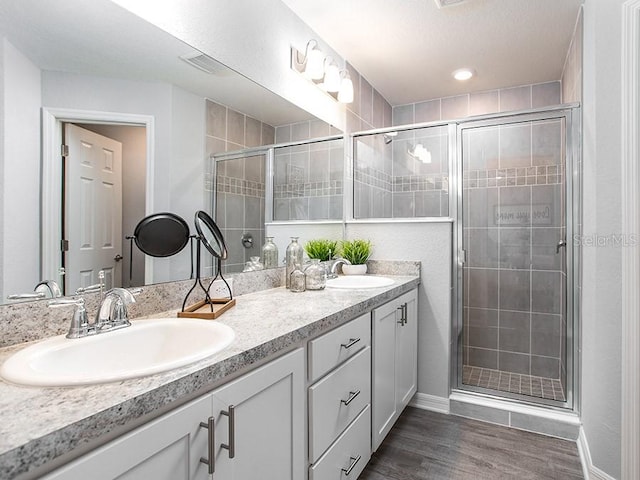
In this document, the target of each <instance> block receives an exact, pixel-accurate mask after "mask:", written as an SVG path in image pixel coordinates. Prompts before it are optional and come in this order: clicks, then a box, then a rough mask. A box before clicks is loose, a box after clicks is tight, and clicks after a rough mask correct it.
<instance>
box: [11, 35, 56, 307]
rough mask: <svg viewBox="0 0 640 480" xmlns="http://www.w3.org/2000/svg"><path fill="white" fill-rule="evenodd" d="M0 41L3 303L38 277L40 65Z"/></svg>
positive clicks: (27, 288)
mask: <svg viewBox="0 0 640 480" xmlns="http://www.w3.org/2000/svg"><path fill="white" fill-rule="evenodd" d="M1 47H2V52H1V58H2V64H3V78H2V96H3V99H2V102H3V109H2V117H3V118H2V122H3V137H4V142H3V144H2V145H3V151H2V155H3V158H4V162H3V167H4V168H3V181H2V184H1V185H0V186H1V187H2V188H1V195H2V197H3V200H2V204H3V207H4V208H3V211H2V218H1V219H0V221H1V222H2V230H3V232H4V233H3V236H2V244H1V249H2V252H0V256H1V257H2V264H0V268H1V273H2V277H3V278H2V283H0V303H3V302H4V299H5V298H6V296H7V295H9V294H12V293H29V292H32V291H33V288H34V287H35V285H36V283H37V282H38V281H39V280H40V235H39V234H38V233H37V232H39V231H40V186H39V185H40V70H39V69H38V68H37V67H36V66H35V65H34V64H33V63H31V62H30V61H29V60H28V59H27V58H26V57H25V56H24V55H22V54H21V53H20V52H19V51H18V50H17V49H16V48H15V47H14V46H13V45H12V44H11V43H9V42H8V41H7V40H6V39H2V45H1ZM25 186H27V187H26V188H25ZM53 280H57V279H53Z"/></svg>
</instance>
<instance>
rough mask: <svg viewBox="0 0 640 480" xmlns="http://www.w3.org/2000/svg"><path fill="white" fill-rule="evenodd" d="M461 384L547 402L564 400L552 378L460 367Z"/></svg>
mask: <svg viewBox="0 0 640 480" xmlns="http://www.w3.org/2000/svg"><path fill="white" fill-rule="evenodd" d="M462 383H464V384H465V385H472V386H474V387H481V388H490V389H492V390H500V391H502V392H511V393H518V394H520V395H529V396H531V397H538V398H544V399H547V400H557V401H560V402H564V401H565V400H566V398H565V395H564V389H563V388H562V383H561V382H560V380H558V379H553V378H544V377H534V376H532V375H522V374H520V373H511V372H502V371H500V370H492V369H490V368H481V367H472V366H469V365H464V366H463V367H462Z"/></svg>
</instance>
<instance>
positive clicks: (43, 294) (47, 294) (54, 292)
mask: <svg viewBox="0 0 640 480" xmlns="http://www.w3.org/2000/svg"><path fill="white" fill-rule="evenodd" d="M61 296H62V290H60V286H59V285H58V283H57V282H56V281H55V280H42V281H41V282H39V283H38V284H37V285H36V286H35V288H34V289H33V293H14V294H12V295H8V296H7V300H40V299H43V298H58V297H61Z"/></svg>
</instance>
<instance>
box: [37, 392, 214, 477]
mask: <svg viewBox="0 0 640 480" xmlns="http://www.w3.org/2000/svg"><path fill="white" fill-rule="evenodd" d="M210 415H211V397H210V396H206V397H204V398H200V399H198V400H195V401H194V402H191V403H188V404H187V405H184V406H182V407H179V408H177V409H176V410H174V411H172V412H169V413H167V414H166V415H163V416H162V417H159V418H157V419H156V420H153V421H151V422H149V423H148V424H146V425H143V426H142V427H139V428H137V429H135V430H133V431H131V432H129V433H127V434H125V435H123V436H122V437H120V438H117V439H116V440H114V441H112V442H110V443H108V444H106V445H104V446H103V447H100V448H98V449H97V450H95V451H94V452H92V453H89V454H87V455H84V456H83V457H81V458H79V459H77V460H75V461H73V462H71V463H69V464H68V465H66V466H64V467H62V468H59V469H58V470H56V471H54V472H53V473H51V474H49V475H47V476H45V477H44V479H46V480H86V479H89V478H90V479H92V480H102V479H104V480H112V479H115V478H117V479H119V480H123V479H127V480H138V479H141V478H149V479H151V478H152V479H154V480H163V479H166V480H206V479H207V478H209V477H208V471H207V466H206V465H204V464H203V463H201V462H200V458H201V457H203V456H206V452H207V431H206V429H204V428H202V427H200V422H201V421H202V419H204V420H205V421H206V419H207V417H209V416H210Z"/></svg>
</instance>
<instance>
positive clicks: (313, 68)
mask: <svg viewBox="0 0 640 480" xmlns="http://www.w3.org/2000/svg"><path fill="white" fill-rule="evenodd" d="M323 75H324V55H323V53H322V52H321V51H320V50H318V49H317V48H316V47H313V48H311V50H309V52H308V53H307V64H306V66H305V68H304V76H305V77H307V78H310V79H311V80H320V79H321V78H322V77H323Z"/></svg>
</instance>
